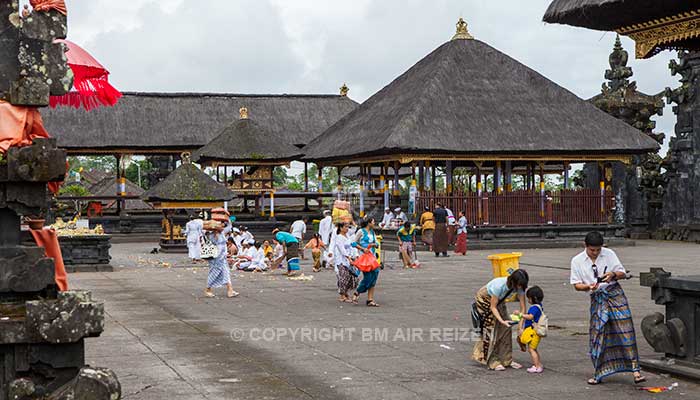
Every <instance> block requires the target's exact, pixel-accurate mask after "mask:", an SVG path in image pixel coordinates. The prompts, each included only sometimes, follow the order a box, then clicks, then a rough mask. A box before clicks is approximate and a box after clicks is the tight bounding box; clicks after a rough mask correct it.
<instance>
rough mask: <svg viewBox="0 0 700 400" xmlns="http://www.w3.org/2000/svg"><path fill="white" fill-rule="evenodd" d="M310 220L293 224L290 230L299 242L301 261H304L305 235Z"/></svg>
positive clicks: (302, 220) (300, 220)
mask: <svg viewBox="0 0 700 400" xmlns="http://www.w3.org/2000/svg"><path fill="white" fill-rule="evenodd" d="M308 220H309V219H308V218H307V217H304V218H302V219H298V220H296V221H294V222H292V226H291V227H290V228H289V233H291V234H292V236H294V237H295V238H296V239H297V240H298V241H299V255H300V256H301V259H302V260H303V259H304V235H306V222H307V221H308Z"/></svg>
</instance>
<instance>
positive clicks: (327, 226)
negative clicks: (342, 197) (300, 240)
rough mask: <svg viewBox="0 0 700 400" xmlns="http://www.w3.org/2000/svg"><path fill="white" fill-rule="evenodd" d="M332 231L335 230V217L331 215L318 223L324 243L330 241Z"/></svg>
mask: <svg viewBox="0 0 700 400" xmlns="http://www.w3.org/2000/svg"><path fill="white" fill-rule="evenodd" d="M331 231H333V217H331V216H330V215H329V216H327V217H325V218H323V219H322V220H321V222H319V224H318V234H319V235H321V240H322V241H323V243H330V241H331Z"/></svg>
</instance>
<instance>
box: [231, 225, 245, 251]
mask: <svg viewBox="0 0 700 400" xmlns="http://www.w3.org/2000/svg"><path fill="white" fill-rule="evenodd" d="M231 237H232V238H233V242H234V243H235V244H236V248H237V249H238V251H241V248H242V247H243V242H244V240H243V236H242V235H241V230H240V229H238V228H233V229H231Z"/></svg>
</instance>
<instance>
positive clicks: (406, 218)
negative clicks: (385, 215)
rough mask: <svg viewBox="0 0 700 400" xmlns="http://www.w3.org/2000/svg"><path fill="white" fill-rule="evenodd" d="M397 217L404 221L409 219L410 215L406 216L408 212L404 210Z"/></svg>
mask: <svg viewBox="0 0 700 400" xmlns="http://www.w3.org/2000/svg"><path fill="white" fill-rule="evenodd" d="M396 219H400V220H401V221H403V222H406V221H408V217H407V216H406V213H405V212H403V211H401V212H400V213H398V214H397V215H396Z"/></svg>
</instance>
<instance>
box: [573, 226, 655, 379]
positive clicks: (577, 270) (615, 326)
mask: <svg viewBox="0 0 700 400" xmlns="http://www.w3.org/2000/svg"><path fill="white" fill-rule="evenodd" d="M603 242H604V238H603V235H601V234H600V233H599V232H590V233H589V234H588V235H586V239H585V241H584V244H585V249H584V250H583V251H582V252H581V253H579V254H578V255H576V256H575V257H574V258H572V259H571V277H570V283H571V284H572V285H573V286H574V288H575V289H576V290H577V291H579V292H590V293H591V307H590V311H591V318H590V329H589V332H590V340H589V354H590V355H591V360H592V361H593V366H594V368H595V373H594V375H593V378H591V379H589V380H588V384H590V385H597V384H599V383H601V380H602V378H603V377H605V376H608V375H611V374H614V373H619V372H632V373H633V374H634V382H635V383H640V382H644V381H645V380H646V379H645V378H644V377H643V376H642V375H641V373H640V367H639V354H638V353H637V341H636V336H635V332H634V323H633V322H632V313H631V311H630V309H629V305H628V302H627V297H626V296H625V292H624V291H623V290H622V286H620V284H619V283H618V280H619V279H624V278H626V276H627V272H626V271H625V268H624V267H623V266H622V263H621V262H620V259H618V258H617V255H616V254H615V252H614V251H612V250H610V249H607V248H603Z"/></svg>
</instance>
